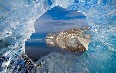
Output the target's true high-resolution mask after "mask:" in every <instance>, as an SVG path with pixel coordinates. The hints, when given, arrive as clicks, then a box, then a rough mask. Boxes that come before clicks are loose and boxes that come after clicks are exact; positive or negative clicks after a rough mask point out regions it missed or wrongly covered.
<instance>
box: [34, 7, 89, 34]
mask: <svg viewBox="0 0 116 73" xmlns="http://www.w3.org/2000/svg"><path fill="white" fill-rule="evenodd" d="M83 26H87V21H86V16H85V15H83V14H82V13H80V12H76V11H70V10H66V9H64V8H61V7H54V8H52V9H51V10H48V11H47V12H46V13H44V14H43V15H42V16H41V17H40V18H38V19H37V20H36V22H35V33H54V32H60V31H61V30H67V29H72V28H78V27H83Z"/></svg>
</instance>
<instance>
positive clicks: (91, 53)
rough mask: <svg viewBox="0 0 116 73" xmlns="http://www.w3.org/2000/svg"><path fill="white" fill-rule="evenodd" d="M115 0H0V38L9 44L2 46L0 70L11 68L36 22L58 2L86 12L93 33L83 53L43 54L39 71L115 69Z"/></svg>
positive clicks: (109, 71) (88, 72)
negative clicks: (78, 54)
mask: <svg viewBox="0 0 116 73" xmlns="http://www.w3.org/2000/svg"><path fill="white" fill-rule="evenodd" d="M115 4H116V1H115V0H0V40H4V42H7V43H9V44H8V45H7V46H2V47H1V46H0V55H1V56H3V57H5V58H6V60H5V61H4V60H3V62H2V65H1V68H0V71H1V73H7V72H9V69H8V67H9V66H10V63H11V61H15V60H16V59H17V58H15V57H14V56H15V55H18V56H19V57H20V56H22V54H25V41H26V40H27V39H29V38H30V36H31V34H32V33H34V32H35V30H34V22H35V21H36V19H37V18H39V17H40V16H41V15H43V14H44V13H45V12H46V11H47V10H50V9H51V8H53V7H55V6H61V7H62V8H65V9H67V10H72V11H78V12H82V13H83V14H85V15H86V17H87V21H88V23H89V27H90V32H91V35H92V36H91V40H90V44H89V47H88V51H86V52H85V53H84V54H83V55H82V56H78V57H73V56H66V55H62V54H59V53H56V54H54V53H53V54H50V55H48V56H47V57H45V58H43V59H44V60H45V61H44V62H45V64H42V65H43V66H42V69H41V70H40V69H38V68H37V71H38V70H39V71H38V72H40V73H44V71H45V73H64V72H65V73H76V72H79V73H81V72H82V73H95V72H98V73H99V72H101V73H106V72H107V73H113V72H115V70H116V62H115V59H116V54H115V53H116V42H115V41H116V21H115V19H116V5H115ZM51 56H52V57H51ZM62 57H64V58H62ZM71 57H72V58H71ZM65 58H66V59H65ZM68 58H69V59H68ZM62 59H63V60H62ZM22 60H23V58H22ZM22 60H20V62H22ZM66 60H69V62H67V61H66ZM40 61H41V60H40ZM52 61H53V62H52ZM73 61H74V62H73ZM42 63H43V62H42ZM49 63H50V64H49ZM60 63H61V64H60ZM63 64H64V66H62V65H63ZM15 66H16V65H14V67H15ZM73 68H74V69H73ZM76 69H77V71H75V70H76ZM68 70H69V72H68ZM10 71H11V72H10V73H12V72H13V70H10ZM24 73H25V71H24Z"/></svg>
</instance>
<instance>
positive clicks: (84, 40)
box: [46, 28, 90, 52]
mask: <svg viewBox="0 0 116 73" xmlns="http://www.w3.org/2000/svg"><path fill="white" fill-rule="evenodd" d="M84 32H85V30H84V29H79V28H77V29H70V30H65V31H62V32H59V33H56V34H48V35H47V37H46V44H48V46H58V47H60V48H62V49H66V50H70V51H73V52H76V51H77V52H79V51H85V50H87V49H88V44H89V42H90V35H89V34H84Z"/></svg>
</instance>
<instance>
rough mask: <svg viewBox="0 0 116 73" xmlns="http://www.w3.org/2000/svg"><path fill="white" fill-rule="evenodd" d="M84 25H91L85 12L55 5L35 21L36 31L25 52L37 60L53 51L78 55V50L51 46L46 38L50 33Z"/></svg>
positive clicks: (27, 42) (26, 45)
mask: <svg viewBox="0 0 116 73" xmlns="http://www.w3.org/2000/svg"><path fill="white" fill-rule="evenodd" d="M84 27H89V25H88V22H87V19H86V15H85V14H83V13H81V12H78V11H72V10H67V9H65V8H62V7H60V6H56V7H53V8H52V9H50V10H48V11H47V12H46V13H44V14H43V15H42V16H40V17H39V18H38V19H37V20H36V21H35V23H34V28H35V33H33V34H32V35H31V37H30V39H28V40H27V41H26V42H25V53H26V54H27V55H28V56H29V57H30V58H31V59H32V60H33V61H37V60H39V59H40V58H41V57H44V56H47V55H48V54H50V53H51V52H59V53H62V54H63V53H64V54H73V55H77V56H78V55H79V53H77V52H76V53H74V52H70V51H66V50H62V49H61V48H60V49H59V48H56V47H49V46H47V44H46V41H45V40H46V36H47V34H49V33H58V32H61V31H64V30H69V29H74V28H81V29H82V28H84ZM80 54H81V53H80Z"/></svg>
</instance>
